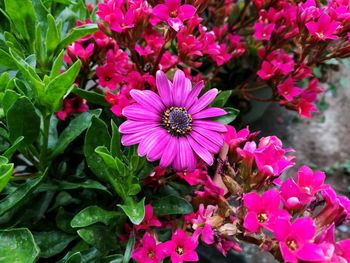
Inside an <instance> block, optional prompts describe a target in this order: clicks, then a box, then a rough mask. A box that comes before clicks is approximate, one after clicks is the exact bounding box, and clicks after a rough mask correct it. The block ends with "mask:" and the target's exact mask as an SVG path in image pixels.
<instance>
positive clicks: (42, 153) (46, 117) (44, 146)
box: [39, 114, 51, 172]
mask: <svg viewBox="0 0 350 263" xmlns="http://www.w3.org/2000/svg"><path fill="white" fill-rule="evenodd" d="M43 116H44V127H43V144H42V147H41V151H40V157H39V162H40V168H41V169H40V170H41V171H42V172H43V171H45V170H46V168H47V166H48V165H47V161H48V160H47V156H48V154H47V149H48V145H49V130H50V119H51V114H44V115H43Z"/></svg>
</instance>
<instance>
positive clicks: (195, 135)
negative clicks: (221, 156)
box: [190, 131, 220, 153]
mask: <svg viewBox="0 0 350 263" xmlns="http://www.w3.org/2000/svg"><path fill="white" fill-rule="evenodd" d="M190 136H191V137H192V138H193V139H194V140H195V141H196V142H198V143H199V144H200V145H202V146H203V147H204V148H205V149H207V150H208V151H210V152H212V153H217V152H218V151H219V150H220V146H218V145H216V144H215V143H213V142H212V141H210V140H208V139H207V138H206V137H204V136H203V135H202V134H200V133H198V132H196V131H192V132H191V134H190Z"/></svg>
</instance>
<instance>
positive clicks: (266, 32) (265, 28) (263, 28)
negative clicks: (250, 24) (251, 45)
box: [253, 21, 275, 40]
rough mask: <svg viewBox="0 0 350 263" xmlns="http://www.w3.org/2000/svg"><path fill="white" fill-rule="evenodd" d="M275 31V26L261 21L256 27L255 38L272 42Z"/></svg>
mask: <svg viewBox="0 0 350 263" xmlns="http://www.w3.org/2000/svg"><path fill="white" fill-rule="evenodd" d="M274 29H275V24H266V23H264V22H263V21H259V22H257V23H255V25H254V30H255V32H254V35H253V37H254V38H255V39H258V40H270V38H271V34H272V31H273V30H274Z"/></svg>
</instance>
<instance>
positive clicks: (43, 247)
mask: <svg viewBox="0 0 350 263" xmlns="http://www.w3.org/2000/svg"><path fill="white" fill-rule="evenodd" d="M75 238H76V236H73V235H69V234H67V233H64V232H61V231H50V232H39V233H36V234H34V239H35V242H36V243H37V244H38V246H39V248H40V257H41V258H49V257H52V256H54V255H57V254H58V253H61V252H62V251H63V250H64V249H65V248H66V247H67V246H68V245H69V243H70V242H71V241H72V240H74V239H75Z"/></svg>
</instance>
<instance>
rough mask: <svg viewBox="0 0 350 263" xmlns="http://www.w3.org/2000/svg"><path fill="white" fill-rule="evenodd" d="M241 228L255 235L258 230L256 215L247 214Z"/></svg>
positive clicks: (252, 213)
mask: <svg viewBox="0 0 350 263" xmlns="http://www.w3.org/2000/svg"><path fill="white" fill-rule="evenodd" d="M243 226H244V228H245V229H247V230H248V231H249V232H252V233H256V232H258V230H259V228H260V224H259V221H258V217H257V214H256V213H254V212H248V213H247V215H246V216H245V218H244V223H243Z"/></svg>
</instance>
